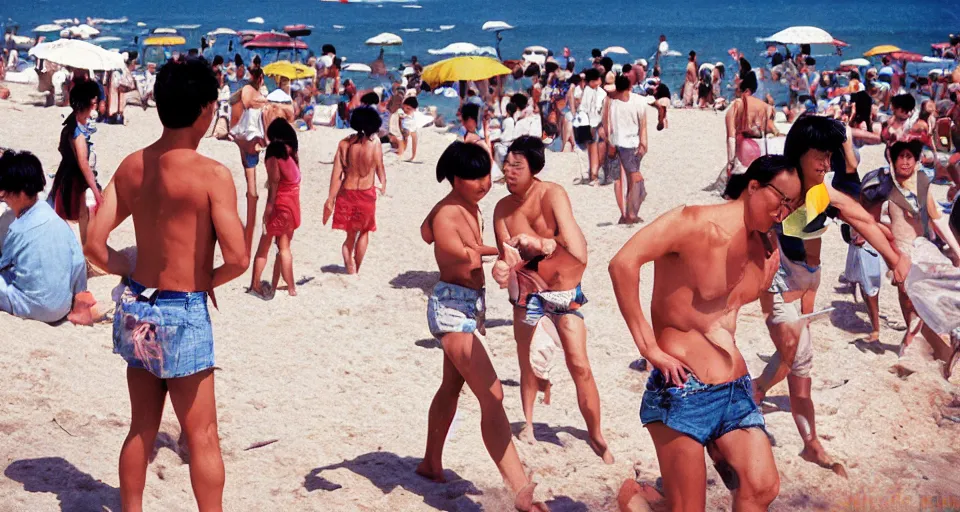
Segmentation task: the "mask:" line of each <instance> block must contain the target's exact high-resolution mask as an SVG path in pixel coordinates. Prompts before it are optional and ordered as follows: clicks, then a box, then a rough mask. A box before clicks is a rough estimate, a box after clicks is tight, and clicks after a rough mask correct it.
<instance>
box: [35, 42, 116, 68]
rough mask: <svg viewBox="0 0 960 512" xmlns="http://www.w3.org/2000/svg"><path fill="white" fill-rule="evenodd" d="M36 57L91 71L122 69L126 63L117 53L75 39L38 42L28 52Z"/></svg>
mask: <svg viewBox="0 0 960 512" xmlns="http://www.w3.org/2000/svg"><path fill="white" fill-rule="evenodd" d="M28 53H29V55H31V56H33V57H34V58H37V59H43V60H48V61H50V62H54V63H56V64H60V65H62V66H70V67H73V68H77V69H89V70H93V71H104V70H105V71H111V70H115V69H123V68H124V67H125V66H126V64H125V63H124V61H123V56H122V55H120V54H119V53H114V52H109V51H107V50H104V49H103V48H100V47H99V46H97V45H94V44H90V43H87V42H84V41H77V40H76V39H60V40H58V41H53V42H50V43H40V44H38V45H36V46H34V47H33V48H31V49H30V51H29V52H28Z"/></svg>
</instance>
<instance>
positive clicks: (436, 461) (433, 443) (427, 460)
mask: <svg viewBox="0 0 960 512" xmlns="http://www.w3.org/2000/svg"><path fill="white" fill-rule="evenodd" d="M447 336H454V337H463V336H464V333H452V334H447V335H445V336H444V338H446V337H447ZM470 336H472V334H471V335H470ZM461 342H462V341H461ZM454 343H456V341H451V342H450V344H454ZM463 383H464V380H463V376H462V375H460V372H459V371H457V367H456V366H455V365H454V364H453V361H452V360H451V359H450V358H449V357H447V354H446V352H444V354H443V380H442V381H441V382H440V387H439V388H438V389H437V393H436V394H435V395H434V396H433V401H432V402H430V412H429V416H428V419H427V448H426V450H425V451H424V455H423V462H421V463H420V465H418V466H417V474H418V475H420V476H422V477H424V478H427V479H430V480H433V481H435V482H445V481H446V479H445V478H444V477H443V445H444V442H445V441H446V439H447V432H449V430H450V424H451V423H452V422H453V417H454V416H455V415H456V413H457V401H458V400H459V399H460V390H461V389H463Z"/></svg>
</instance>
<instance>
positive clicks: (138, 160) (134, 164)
mask: <svg viewBox="0 0 960 512" xmlns="http://www.w3.org/2000/svg"><path fill="white" fill-rule="evenodd" d="M142 169H143V150H142V149H141V150H139V151H134V152H133V153H130V154H129V155H127V156H126V157H125V158H124V159H123V161H121V162H120V166H119V167H117V172H116V173H114V175H113V178H114V179H115V180H124V179H126V178H127V177H128V176H129V175H130V174H131V173H134V172H137V171H139V170H142Z"/></svg>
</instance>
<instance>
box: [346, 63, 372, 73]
mask: <svg viewBox="0 0 960 512" xmlns="http://www.w3.org/2000/svg"><path fill="white" fill-rule="evenodd" d="M343 70H344V71H352V72H354V73H372V72H373V70H372V69H370V66H368V65H366V64H361V63H359V62H351V63H350V64H347V65H346V66H344V67H343Z"/></svg>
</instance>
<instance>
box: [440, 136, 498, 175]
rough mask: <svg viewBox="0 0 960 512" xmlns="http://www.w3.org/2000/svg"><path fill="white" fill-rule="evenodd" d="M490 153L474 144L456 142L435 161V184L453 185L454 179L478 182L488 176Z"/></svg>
mask: <svg viewBox="0 0 960 512" xmlns="http://www.w3.org/2000/svg"><path fill="white" fill-rule="evenodd" d="M490 168H491V162H490V153H488V152H487V150H485V149H483V148H482V147H480V146H478V145H476V144H467V143H465V142H460V141H456V142H454V143H453V144H450V145H449V146H447V149H445V150H444V151H443V154H442V155H440V159H439V160H437V182H438V183H443V180H447V181H449V182H450V185H453V179H454V178H460V179H461V180H479V179H481V178H485V177H487V176H489V175H490Z"/></svg>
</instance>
